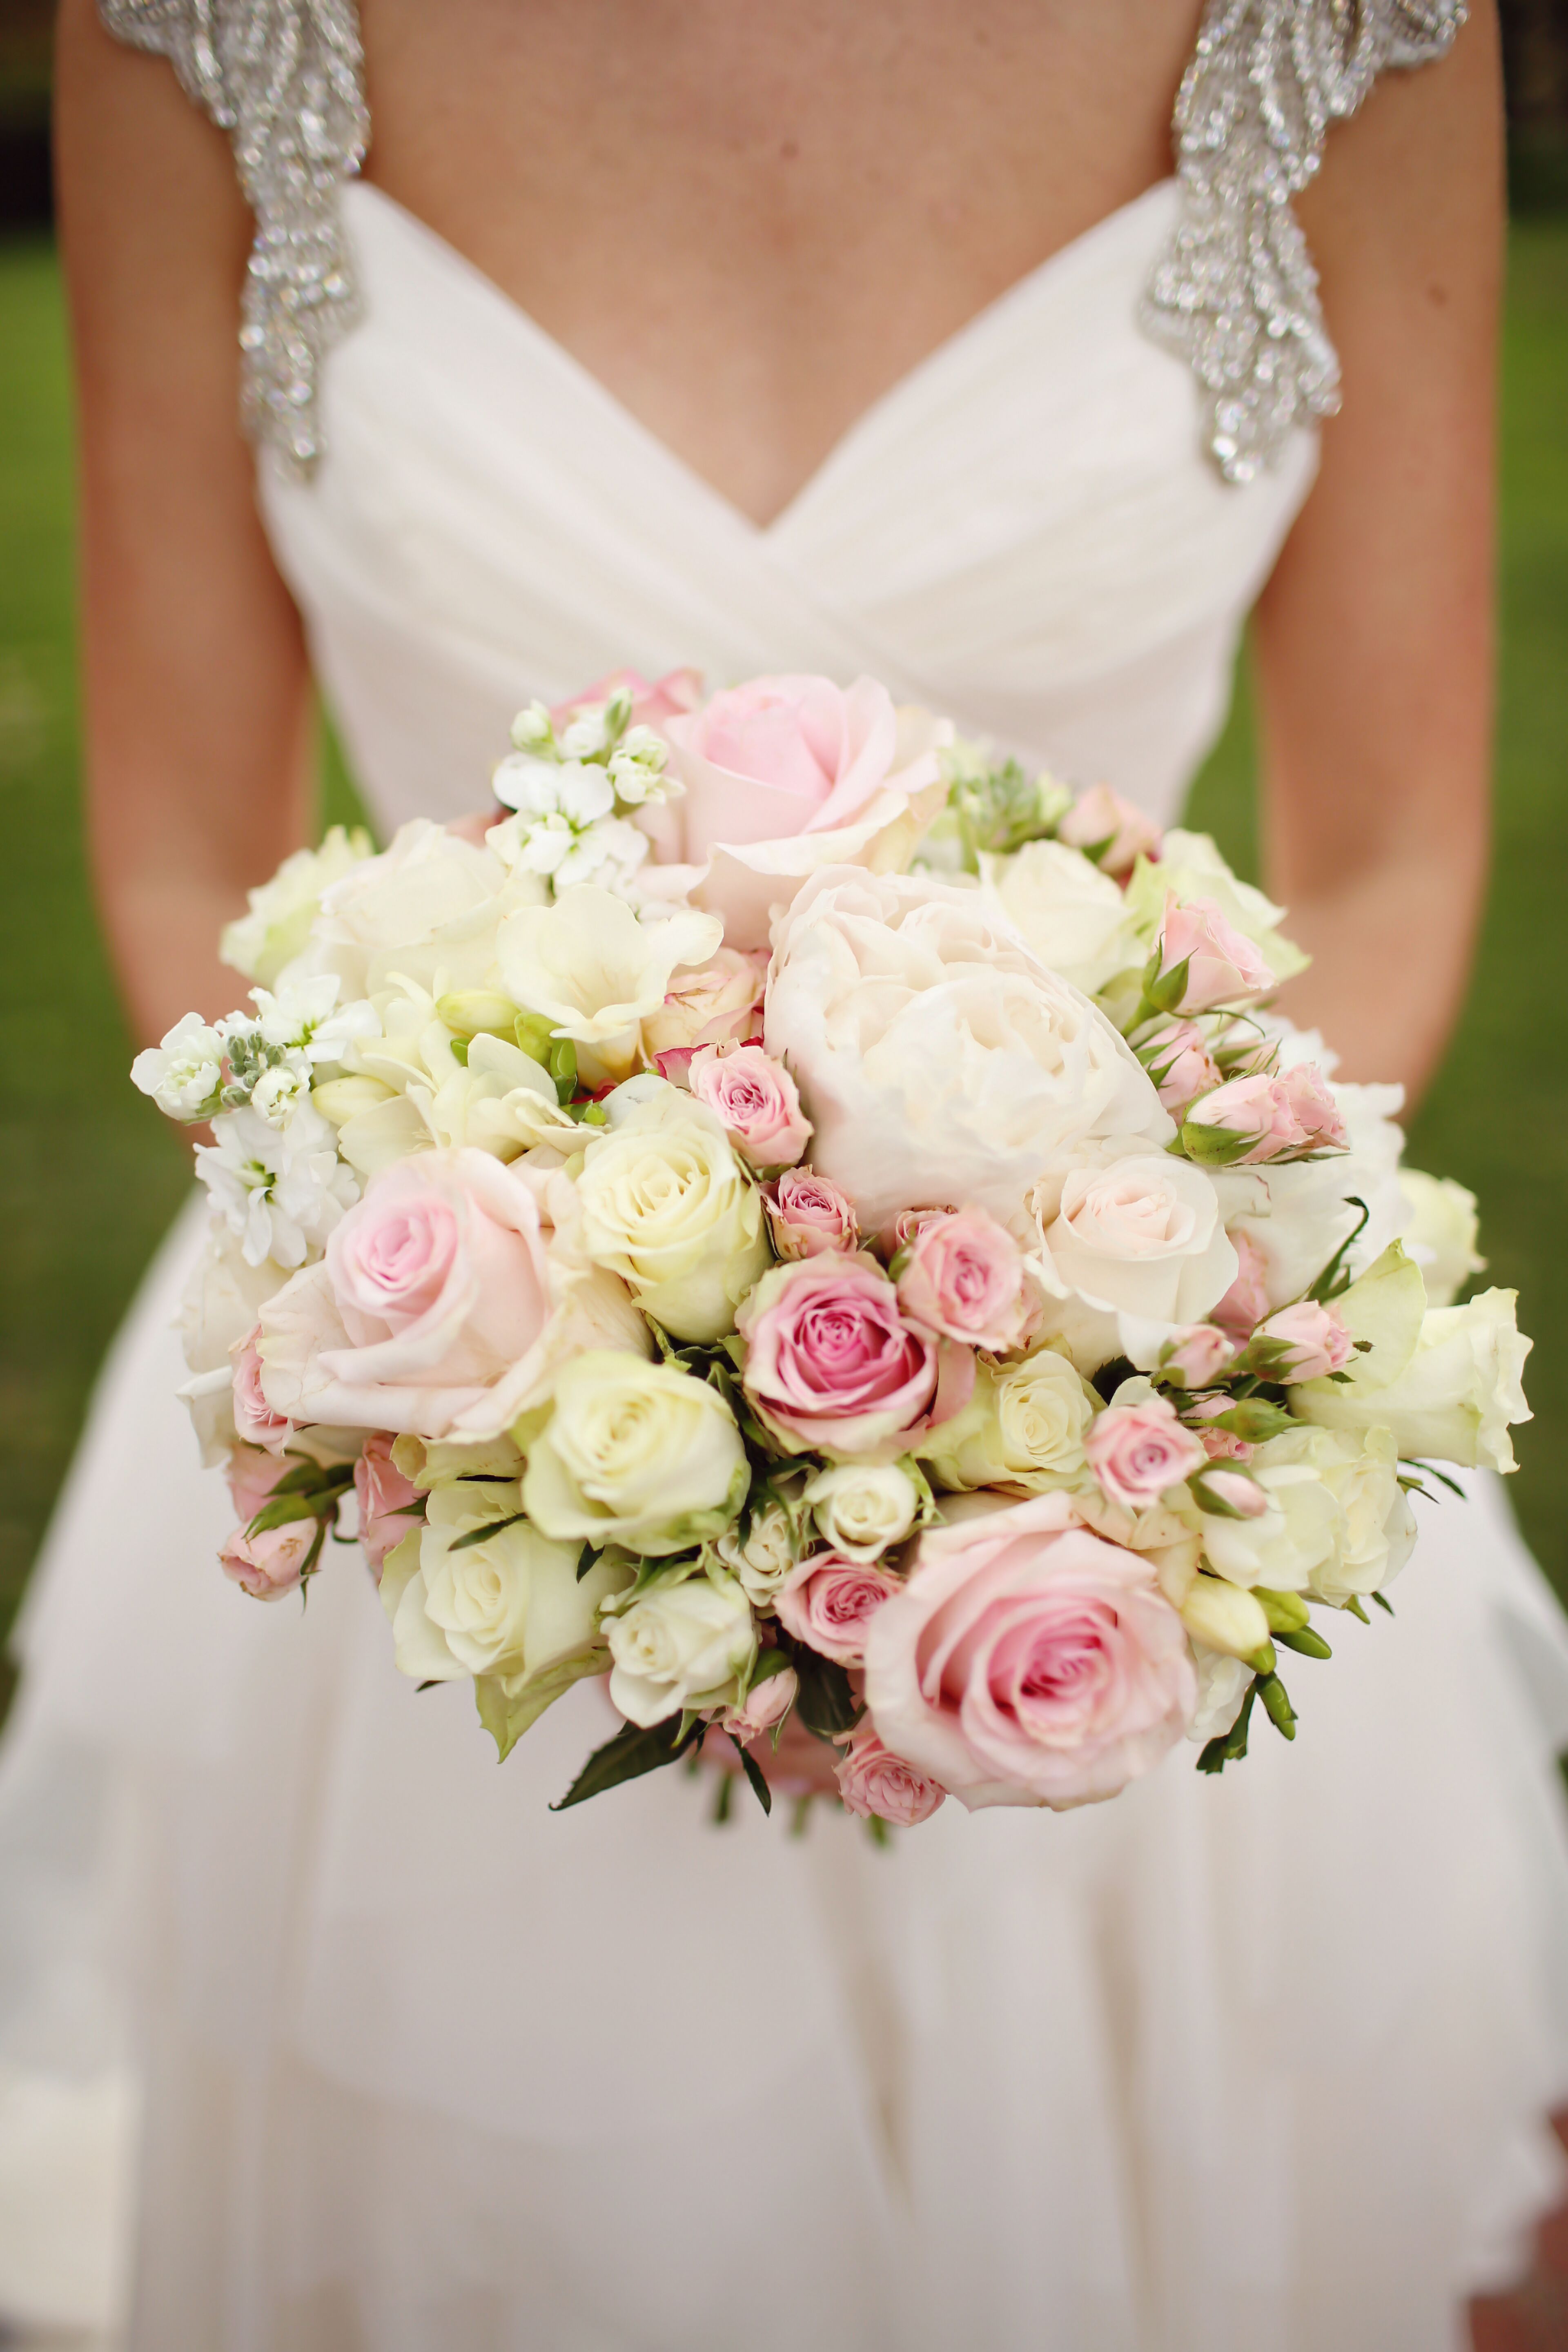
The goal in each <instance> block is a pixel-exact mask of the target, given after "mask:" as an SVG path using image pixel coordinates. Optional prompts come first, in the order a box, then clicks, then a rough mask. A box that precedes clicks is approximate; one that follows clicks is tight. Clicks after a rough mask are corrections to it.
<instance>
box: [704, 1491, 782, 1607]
mask: <svg viewBox="0 0 1568 2352" xmlns="http://www.w3.org/2000/svg"><path fill="white" fill-rule="evenodd" d="M742 1528H744V1534H743V1535H742ZM713 1549H714V1550H715V1551H716V1552H717V1553H718V1555H719V1558H720V1559H721V1560H722V1561H723V1563H724V1565H725V1567H726V1568H727V1569H729V1570H730V1571H731V1574H732V1575H733V1576H734V1577H735V1578H736V1579H737V1580H739V1583H740V1585H741V1589H742V1591H743V1592H744V1593H745V1596H746V1598H747V1600H748V1601H750V1602H751V1603H752V1607H753V1608H754V1609H761V1610H764V1611H765V1610H768V1609H771V1608H772V1607H773V1595H774V1593H775V1592H777V1591H778V1589H779V1587H780V1585H781V1584H782V1583H783V1582H784V1579H785V1577H786V1576H787V1575H788V1574H789V1572H790V1570H791V1569H792V1568H793V1567H794V1566H795V1562H796V1560H797V1559H799V1558H800V1543H799V1540H798V1538H797V1537H796V1534H795V1519H794V1517H793V1515H792V1514H791V1513H790V1512H789V1511H788V1510H786V1508H785V1507H784V1504H783V1503H781V1502H778V1501H770V1502H766V1503H764V1504H763V1506H762V1507H761V1508H760V1509H758V1508H755V1507H753V1509H752V1514H751V1517H750V1520H749V1521H745V1520H742V1521H740V1522H738V1523H737V1524H736V1525H735V1526H734V1527H732V1528H725V1530H724V1533H723V1534H722V1535H721V1537H720V1538H719V1539H718V1541H717V1543H716V1544H715V1545H714V1547H713Z"/></svg>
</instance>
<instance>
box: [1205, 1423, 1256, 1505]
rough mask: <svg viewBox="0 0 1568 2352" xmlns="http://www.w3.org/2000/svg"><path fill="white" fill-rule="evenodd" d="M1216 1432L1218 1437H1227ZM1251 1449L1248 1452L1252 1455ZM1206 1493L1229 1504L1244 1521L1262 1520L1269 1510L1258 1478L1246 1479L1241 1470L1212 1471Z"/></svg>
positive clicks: (1206, 1485)
mask: <svg viewBox="0 0 1568 2352" xmlns="http://www.w3.org/2000/svg"><path fill="white" fill-rule="evenodd" d="M1214 1434H1215V1436H1216V1437H1223V1436H1225V1435H1226V1432H1225V1431H1224V1430H1215V1432H1214ZM1251 1451H1252V1449H1251V1447H1250V1446H1248V1448H1247V1452H1248V1453H1249V1454H1250V1452H1251ZM1204 1492H1205V1495H1212V1496H1215V1500H1216V1501H1218V1502H1221V1503H1227V1504H1228V1505H1229V1506H1230V1508H1231V1509H1232V1510H1233V1511H1235V1512H1237V1514H1238V1516H1239V1517H1242V1518H1244V1519H1260V1518H1261V1517H1263V1515H1264V1513H1265V1512H1266V1511H1267V1510H1268V1496H1267V1495H1266V1494H1265V1493H1264V1491H1263V1489H1262V1487H1261V1486H1259V1485H1258V1481H1257V1479H1256V1478H1244V1477H1243V1476H1242V1475H1241V1473H1240V1471H1239V1470H1211V1471H1209V1472H1208V1473H1207V1475H1205V1479H1204Z"/></svg>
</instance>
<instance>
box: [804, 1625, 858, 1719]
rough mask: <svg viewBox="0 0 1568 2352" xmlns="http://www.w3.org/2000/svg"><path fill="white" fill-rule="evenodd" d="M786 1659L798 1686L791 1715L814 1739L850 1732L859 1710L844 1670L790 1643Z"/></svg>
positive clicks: (812, 1651)
mask: <svg viewBox="0 0 1568 2352" xmlns="http://www.w3.org/2000/svg"><path fill="white" fill-rule="evenodd" d="M790 1655H791V1659H792V1662H793V1664H794V1666H795V1674H796V1676H797V1678H798V1680H799V1683H800V1688H799V1691H798V1692H797V1694H796V1696H795V1713H796V1714H797V1715H798V1716H799V1717H800V1719H801V1721H802V1723H804V1724H805V1727H806V1729H807V1730H808V1731H815V1732H816V1736H817V1738H818V1739H826V1740H833V1739H836V1738H837V1737H838V1736H839V1734H840V1733H842V1732H846V1731H853V1729H854V1728H855V1726H856V1724H857V1722H858V1720H859V1716H860V1709H859V1707H858V1705H857V1704H856V1699H855V1693H854V1690H853V1688H852V1687H851V1685H850V1681H849V1677H848V1675H847V1674H846V1672H845V1670H844V1668H843V1667H842V1666H841V1665H839V1664H837V1661H836V1660H835V1659H833V1658H825V1657H823V1655H822V1654H821V1653H820V1652H819V1651H816V1650H813V1649H810V1648H808V1647H807V1645H806V1643H804V1642H796V1643H792V1644H791V1648H790Z"/></svg>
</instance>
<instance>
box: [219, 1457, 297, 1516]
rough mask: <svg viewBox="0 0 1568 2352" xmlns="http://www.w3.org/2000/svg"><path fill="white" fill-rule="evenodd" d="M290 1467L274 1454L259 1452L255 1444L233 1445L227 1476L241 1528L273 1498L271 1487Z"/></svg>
mask: <svg viewBox="0 0 1568 2352" xmlns="http://www.w3.org/2000/svg"><path fill="white" fill-rule="evenodd" d="M287 1467H288V1465H287V1464H285V1463H283V1462H280V1461H279V1458H278V1456H277V1455H276V1454H269V1453H267V1452H265V1451H259V1452H258V1449H257V1448H256V1447H255V1446H254V1445H236V1446H234V1447H232V1448H231V1450H230V1453H229V1457H228V1461H227V1464H226V1466H225V1470H224V1476H225V1477H226V1479H227V1481H228V1492H229V1499H230V1501H231V1502H232V1503H233V1505H234V1510H235V1517H237V1519H238V1521H239V1524H240V1526H241V1527H242V1528H247V1527H248V1526H249V1525H250V1522H251V1520H252V1519H253V1518H254V1517H256V1514H257V1513H258V1511H259V1510H260V1508H261V1507H262V1505H263V1504H264V1503H269V1502H270V1501H271V1500H272V1489H273V1488H274V1486H277V1484H278V1481H279V1478H281V1477H282V1476H283V1475H284V1474H285V1471H286V1469H287Z"/></svg>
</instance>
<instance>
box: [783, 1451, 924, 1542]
mask: <svg viewBox="0 0 1568 2352" xmlns="http://www.w3.org/2000/svg"><path fill="white" fill-rule="evenodd" d="M801 1499H802V1500H803V1501H804V1502H806V1503H809V1504H810V1506H811V1514H812V1517H813V1518H814V1519H815V1520H816V1525H817V1528H818V1530H819V1532H820V1533H821V1535H822V1536H823V1538H824V1539H825V1540H826V1542H827V1543H829V1544H831V1545H832V1547H833V1549H834V1550H835V1551H837V1552H838V1553H840V1554H841V1555H842V1557H843V1558H844V1559H857V1560H871V1559H878V1558H879V1556H880V1554H881V1553H883V1552H885V1551H887V1550H888V1549H889V1548H890V1547H891V1546H892V1545H894V1544H900V1543H902V1542H903V1540H904V1538H905V1537H906V1536H907V1535H908V1534H909V1532H910V1528H912V1527H913V1526H914V1524H915V1521H916V1519H917V1518H918V1517H919V1516H920V1507H921V1498H920V1493H919V1490H918V1488H917V1487H916V1486H915V1482H914V1480H913V1479H912V1478H911V1477H910V1474H909V1472H908V1471H907V1470H905V1469H902V1468H900V1465H899V1464H898V1463H896V1462H883V1463H875V1462H846V1463H843V1464H841V1465H838V1466H837V1467H836V1468H834V1469H830V1470H819V1471H818V1472H817V1474H816V1477H815V1478H813V1479H812V1480H811V1481H810V1482H809V1484H808V1485H807V1486H806V1488H805V1494H804V1495H803V1496H802V1498H801Z"/></svg>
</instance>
